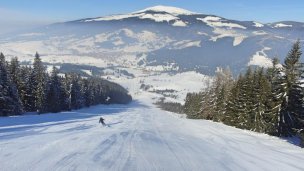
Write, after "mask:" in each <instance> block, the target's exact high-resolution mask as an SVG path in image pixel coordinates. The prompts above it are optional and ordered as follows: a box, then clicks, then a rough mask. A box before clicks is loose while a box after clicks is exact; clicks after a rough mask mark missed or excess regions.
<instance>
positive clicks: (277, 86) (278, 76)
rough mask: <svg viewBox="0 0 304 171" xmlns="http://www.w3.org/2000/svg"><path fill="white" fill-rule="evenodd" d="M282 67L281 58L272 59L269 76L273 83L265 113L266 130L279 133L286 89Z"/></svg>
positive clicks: (272, 133) (268, 71)
mask: <svg viewBox="0 0 304 171" xmlns="http://www.w3.org/2000/svg"><path fill="white" fill-rule="evenodd" d="M282 69H283V68H282V67H281V65H280V62H279V59H278V58H274V59H273V60H272V67H271V68H269V69H268V70H267V77H268V80H269V81H270V84H271V92H270V94H269V95H268V98H267V101H266V107H267V109H266V111H265V113H264V115H263V117H264V120H265V122H266V125H265V126H266V127H265V132H266V133H267V134H271V135H278V128H279V120H280V112H281V108H282V102H283V96H284V94H285V93H284V91H283V89H282V86H281V85H282V83H283V82H282V73H283V72H282Z"/></svg>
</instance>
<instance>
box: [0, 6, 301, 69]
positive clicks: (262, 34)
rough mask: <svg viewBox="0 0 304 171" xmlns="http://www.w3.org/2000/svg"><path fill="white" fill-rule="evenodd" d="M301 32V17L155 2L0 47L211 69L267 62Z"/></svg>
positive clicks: (6, 40)
mask: <svg viewBox="0 0 304 171" xmlns="http://www.w3.org/2000/svg"><path fill="white" fill-rule="evenodd" d="M303 37H304V23H299V22H292V21H282V22H276V23H268V24H264V23H260V22H256V21H236V20H230V19H226V18H223V17H219V16H215V15H205V14H199V13H195V12H191V11H188V10H184V9H180V8H175V7H167V6H155V7H151V8H147V9H144V10H140V11H136V12H133V13H129V14H120V15H111V16H104V17H97V18H86V19H80V20H75V21H69V22H64V23H56V24H52V25H48V26H46V27H43V28H39V29H35V30H31V31H28V32H23V33H18V34H14V35H6V36H2V37H1V38H0V50H1V51H3V52H4V53H5V54H6V55H8V56H18V57H19V58H21V59H22V60H26V61H29V60H31V59H32V54H33V53H34V52H36V51H38V52H40V53H41V55H42V57H43V60H44V61H46V62H50V63H74V64H86V65H94V66H98V67H107V66H124V67H129V68H130V67H136V68H142V69H146V70H147V69H148V70H161V71H180V72H183V71H193V70H194V71H199V72H201V73H205V74H210V73H213V72H214V71H215V69H216V67H218V66H221V67H225V66H230V68H231V69H232V70H233V71H234V72H235V73H236V72H240V71H241V70H242V69H243V68H245V67H246V66H247V65H261V66H265V67H267V66H269V65H271V60H270V58H272V57H275V56H276V57H279V58H281V59H283V58H284V57H285V55H286V53H287V51H288V50H289V48H290V46H291V44H292V43H293V42H294V41H295V40H297V39H301V38H303Z"/></svg>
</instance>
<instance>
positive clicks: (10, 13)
mask: <svg viewBox="0 0 304 171" xmlns="http://www.w3.org/2000/svg"><path fill="white" fill-rule="evenodd" d="M155 5H168V6H176V7H180V8H184V9H187V10H190V11H194V12H199V13H204V14H214V15H219V16H222V17H226V18H229V19H236V20H255V21H260V22H264V23H267V22H274V21H282V20H293V21H302V22H304V0H208V1H206V0H0V22H1V23H2V24H1V25H2V27H0V34H1V33H4V32H8V31H11V30H16V29H20V28H28V27H36V26H39V25H45V24H49V23H54V22H62V21H68V20H75V19H80V18H86V17H97V16H103V15H109V14H120V13H128V12H133V11H137V10H140V9H143V8H146V7H150V6H155Z"/></svg>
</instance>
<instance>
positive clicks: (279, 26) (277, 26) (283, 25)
mask: <svg viewBox="0 0 304 171" xmlns="http://www.w3.org/2000/svg"><path fill="white" fill-rule="evenodd" d="M274 27H275V28H281V27H292V25H288V24H284V23H278V24H276V25H275V26H274Z"/></svg>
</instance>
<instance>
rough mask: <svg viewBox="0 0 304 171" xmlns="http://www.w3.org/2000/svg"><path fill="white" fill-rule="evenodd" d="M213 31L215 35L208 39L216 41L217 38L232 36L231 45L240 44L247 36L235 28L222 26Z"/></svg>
mask: <svg viewBox="0 0 304 171" xmlns="http://www.w3.org/2000/svg"><path fill="white" fill-rule="evenodd" d="M213 33H215V34H217V36H214V37H211V38H210V40H211V41H214V42H216V41H217V39H221V38H224V37H232V38H234V41H233V46H238V45H240V44H241V43H242V42H243V41H244V39H246V38H247V37H248V36H246V35H243V34H241V33H237V32H236V31H235V30H227V29H222V28H215V29H214V31H213Z"/></svg>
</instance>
